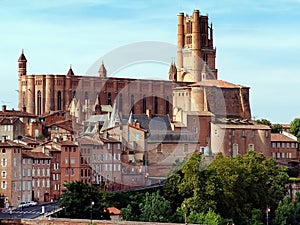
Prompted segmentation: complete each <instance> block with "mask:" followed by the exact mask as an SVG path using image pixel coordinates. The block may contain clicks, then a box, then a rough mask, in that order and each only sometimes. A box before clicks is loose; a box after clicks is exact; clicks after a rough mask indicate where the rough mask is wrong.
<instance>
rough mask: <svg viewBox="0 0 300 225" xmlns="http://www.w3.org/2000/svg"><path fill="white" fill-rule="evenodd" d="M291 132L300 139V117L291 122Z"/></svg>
mask: <svg viewBox="0 0 300 225" xmlns="http://www.w3.org/2000/svg"><path fill="white" fill-rule="evenodd" d="M290 132H291V133H292V134H293V135H295V136H296V137H297V138H298V139H300V118H295V119H294V120H293V121H292V122H291V128H290Z"/></svg>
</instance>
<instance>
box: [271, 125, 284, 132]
mask: <svg viewBox="0 0 300 225" xmlns="http://www.w3.org/2000/svg"><path fill="white" fill-rule="evenodd" d="M281 132H282V125H281V124H272V125H271V133H281Z"/></svg>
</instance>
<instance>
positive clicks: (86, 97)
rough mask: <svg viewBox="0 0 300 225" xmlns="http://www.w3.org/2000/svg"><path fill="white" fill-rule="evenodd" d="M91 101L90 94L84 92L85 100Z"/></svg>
mask: <svg viewBox="0 0 300 225" xmlns="http://www.w3.org/2000/svg"><path fill="white" fill-rule="evenodd" d="M88 99H89V93H88V92H87V91H86V92H84V100H88Z"/></svg>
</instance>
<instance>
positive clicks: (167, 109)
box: [166, 96, 170, 114]
mask: <svg viewBox="0 0 300 225" xmlns="http://www.w3.org/2000/svg"><path fill="white" fill-rule="evenodd" d="M169 104H170V103H169V96H167V98H166V114H169V113H170V108H169Z"/></svg>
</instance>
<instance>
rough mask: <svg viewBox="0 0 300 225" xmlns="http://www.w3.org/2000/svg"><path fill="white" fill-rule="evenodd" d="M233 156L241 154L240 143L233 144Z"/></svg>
mask: <svg viewBox="0 0 300 225" xmlns="http://www.w3.org/2000/svg"><path fill="white" fill-rule="evenodd" d="M232 150H233V151H232V156H233V157H236V156H237V155H238V154H239V145H238V144H233V146H232Z"/></svg>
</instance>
